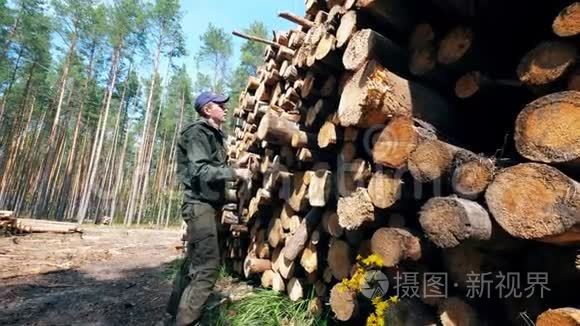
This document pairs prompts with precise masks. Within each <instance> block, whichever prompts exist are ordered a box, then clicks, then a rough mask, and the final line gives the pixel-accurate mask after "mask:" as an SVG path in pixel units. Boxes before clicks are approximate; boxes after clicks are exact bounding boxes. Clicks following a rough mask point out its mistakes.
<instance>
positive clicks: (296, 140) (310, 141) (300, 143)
mask: <svg viewBox="0 0 580 326" xmlns="http://www.w3.org/2000/svg"><path fill="white" fill-rule="evenodd" d="M317 137H318V136H317V135H316V134H313V133H310V132H306V131H298V132H297V133H295V134H293V135H292V147H294V148H303V147H308V148H313V147H318V140H317Z"/></svg>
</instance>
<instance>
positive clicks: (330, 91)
mask: <svg viewBox="0 0 580 326" xmlns="http://www.w3.org/2000/svg"><path fill="white" fill-rule="evenodd" d="M336 83H337V82H336V77H334V75H330V76H328V78H326V80H325V81H324V84H322V87H321V88H320V96H322V97H330V96H333V95H334V94H335V93H336Z"/></svg>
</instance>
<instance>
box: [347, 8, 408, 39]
mask: <svg viewBox="0 0 580 326" xmlns="http://www.w3.org/2000/svg"><path fill="white" fill-rule="evenodd" d="M356 7H357V8H358V9H359V10H361V11H364V12H368V13H369V14H371V15H372V16H373V17H375V19H376V20H377V21H381V22H386V23H388V24H389V26H391V27H392V28H394V29H395V30H396V31H397V32H398V33H400V34H405V35H406V34H408V33H409V32H410V31H411V30H412V29H413V26H414V24H415V16H414V14H413V12H414V10H416V9H417V8H415V6H414V5H413V4H411V3H409V2H408V1H400V0H393V1H381V0H358V1H357V2H356Z"/></svg>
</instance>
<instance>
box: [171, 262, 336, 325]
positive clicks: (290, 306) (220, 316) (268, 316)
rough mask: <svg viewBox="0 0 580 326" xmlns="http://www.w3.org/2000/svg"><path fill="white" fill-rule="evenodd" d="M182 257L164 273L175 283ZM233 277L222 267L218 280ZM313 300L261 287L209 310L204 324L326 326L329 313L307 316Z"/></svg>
mask: <svg viewBox="0 0 580 326" xmlns="http://www.w3.org/2000/svg"><path fill="white" fill-rule="evenodd" d="M182 261H183V258H179V259H175V260H173V261H172V262H170V263H169V264H168V266H167V268H166V269H165V270H164V271H163V275H162V277H163V278H164V279H166V280H170V281H172V280H173V279H174V278H175V275H176V274H177V272H178V271H179V268H180V267H181V263H182ZM231 276H232V274H231V272H230V271H229V270H228V268H227V267H226V266H223V265H222V266H220V270H219V274H218V280H220V279H224V278H227V277H231ZM312 298H313V294H312V293H311V294H310V297H308V298H306V299H303V300H300V301H297V302H293V301H291V300H290V298H289V297H288V295H287V294H286V293H279V292H276V291H273V290H267V289H262V288H256V289H254V292H253V293H252V294H251V295H250V296H248V297H247V298H244V299H242V300H240V301H236V302H229V301H226V302H225V303H223V304H221V305H219V306H216V307H213V308H211V309H209V310H206V311H205V313H204V316H203V323H202V325H216V326H262V325H264V326H275V325H276V326H277V325H293V326H306V325H318V326H325V325H326V317H327V314H328V312H325V313H323V314H320V315H317V316H310V314H309V313H308V302H309V301H310V299H312Z"/></svg>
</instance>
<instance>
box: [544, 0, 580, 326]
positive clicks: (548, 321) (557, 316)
mask: <svg viewBox="0 0 580 326" xmlns="http://www.w3.org/2000/svg"><path fill="white" fill-rule="evenodd" d="M576 4H578V3H576ZM579 11H580V9H579ZM550 325H558V326H578V325H580V309H577V308H571V307H566V308H557V309H548V310H546V311H544V312H543V313H541V314H540V315H539V316H538V319H536V326H550Z"/></svg>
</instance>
